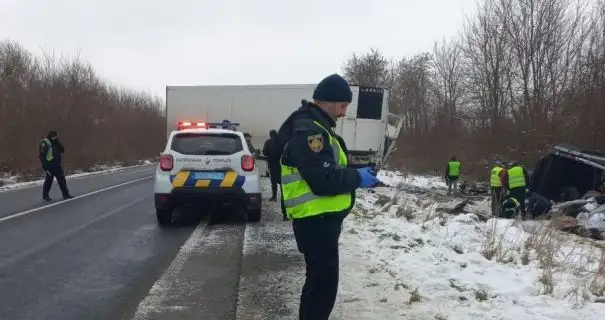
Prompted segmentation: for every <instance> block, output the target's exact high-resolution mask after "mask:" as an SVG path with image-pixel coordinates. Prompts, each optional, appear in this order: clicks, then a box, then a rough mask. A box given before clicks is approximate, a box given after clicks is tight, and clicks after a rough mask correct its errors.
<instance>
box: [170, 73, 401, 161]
mask: <svg viewBox="0 0 605 320" xmlns="http://www.w3.org/2000/svg"><path fill="white" fill-rule="evenodd" d="M315 86H316V85H315V84H286V85H241V86H240V85H233V86H231V85H228V86H166V121H167V128H166V129H167V132H168V133H170V132H171V131H172V130H175V128H176V123H177V121H183V120H185V121H203V122H215V123H216V122H221V121H223V120H229V121H231V122H237V123H239V124H240V129H241V131H243V132H248V133H250V135H251V136H252V144H253V145H254V146H255V147H256V148H258V149H261V148H262V146H263V144H264V142H265V140H266V139H268V137H269V130H271V129H275V130H278V129H279V127H280V126H281V125H282V123H283V122H284V120H286V118H287V117H288V116H289V115H290V113H292V112H293V111H294V110H296V109H297V108H298V107H300V105H301V100H308V101H312V96H313V90H314V89H315ZM351 89H352V91H353V101H352V103H351V104H350V105H349V107H348V108H347V115H346V117H343V118H341V119H339V121H338V122H337V126H336V128H335V132H336V133H337V134H339V135H340V136H342V138H343V139H344V141H345V143H346V145H347V148H348V149H349V152H350V154H351V156H350V159H349V160H350V162H351V163H353V164H358V165H368V164H370V165H372V164H374V165H379V164H381V163H382V161H383V160H384V158H385V156H386V155H388V154H389V153H390V151H392V150H393V147H394V141H395V139H397V137H398V136H399V131H400V129H401V124H402V122H401V118H400V117H399V116H396V115H394V114H392V113H389V106H388V97H389V96H388V95H389V92H388V90H387V89H382V88H375V87H367V86H357V85H352V86H351Z"/></svg>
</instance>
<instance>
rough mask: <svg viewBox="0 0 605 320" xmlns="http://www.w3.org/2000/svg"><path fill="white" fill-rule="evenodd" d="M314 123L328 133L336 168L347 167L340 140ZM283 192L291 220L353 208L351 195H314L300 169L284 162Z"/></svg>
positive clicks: (282, 165)
mask: <svg viewBox="0 0 605 320" xmlns="http://www.w3.org/2000/svg"><path fill="white" fill-rule="evenodd" d="M313 123H315V125H317V126H319V127H320V128H322V129H323V130H324V131H326V132H327V133H328V136H329V137H330V141H329V142H330V145H331V146H332V150H333V151H334V161H335V162H336V167H337V168H343V167H346V166H347V163H348V161H347V155H346V154H345V152H344V151H343V150H342V148H341V146H340V143H339V142H338V139H337V138H335V137H334V136H332V134H331V133H330V131H328V130H327V129H326V128H324V127H323V126H322V125H321V124H320V123H319V122H317V121H314V122H313ZM280 162H281V161H280ZM281 190H282V198H283V201H284V207H285V208H286V214H287V215H288V218H290V219H301V218H307V217H312V216H317V215H320V214H323V213H328V212H339V211H343V210H346V209H348V208H349V207H350V206H351V201H352V197H351V194H350V193H346V194H340V195H336V196H318V195H316V194H314V193H313V191H311V188H310V187H309V185H308V184H307V182H306V181H305V180H304V179H303V177H302V176H301V175H300V173H299V172H298V168H296V167H290V166H287V165H284V164H283V162H281Z"/></svg>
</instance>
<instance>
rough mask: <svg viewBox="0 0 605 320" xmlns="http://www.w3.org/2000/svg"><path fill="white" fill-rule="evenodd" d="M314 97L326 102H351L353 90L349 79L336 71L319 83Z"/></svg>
mask: <svg viewBox="0 0 605 320" xmlns="http://www.w3.org/2000/svg"><path fill="white" fill-rule="evenodd" d="M313 99H314V100H318V101H325V102H351V100H353V92H351V87H349V83H348V82H347V80H345V79H344V78H343V77H341V76H340V75H338V74H336V73H334V74H331V75H329V76H327V77H325V78H324V79H323V80H321V81H320V82H319V83H318V84H317V87H315V91H314V92H313Z"/></svg>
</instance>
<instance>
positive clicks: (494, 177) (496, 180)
mask: <svg viewBox="0 0 605 320" xmlns="http://www.w3.org/2000/svg"><path fill="white" fill-rule="evenodd" d="M502 170H504V168H502V167H500V166H495V167H494V168H493V169H492V174H491V176H490V179H489V184H490V185H491V186H492V187H502V181H501V180H500V172H502Z"/></svg>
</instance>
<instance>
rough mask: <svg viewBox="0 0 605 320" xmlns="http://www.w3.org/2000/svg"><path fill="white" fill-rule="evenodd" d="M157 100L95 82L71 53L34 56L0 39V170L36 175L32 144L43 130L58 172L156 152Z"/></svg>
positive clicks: (161, 137) (161, 134)
mask: <svg viewBox="0 0 605 320" xmlns="http://www.w3.org/2000/svg"><path fill="white" fill-rule="evenodd" d="M163 104H164V103H163V101H162V99H161V98H159V97H156V96H153V95H151V94H148V93H144V92H137V91H133V90H128V89H123V88H120V87H117V86H115V85H112V84H110V83H108V82H106V81H104V80H102V79H101V78H100V77H99V76H98V75H97V74H96V73H95V71H94V70H93V68H92V66H91V65H90V64H88V63H86V62H83V61H81V60H79V59H78V58H72V59H67V58H64V57H57V56H55V55H53V54H51V53H45V54H44V55H42V56H41V57H35V56H34V55H32V53H31V52H29V51H27V50H26V49H24V48H23V47H22V46H20V45H19V44H18V43H17V42H14V41H2V42H0V137H1V138H0V150H1V151H0V173H3V172H4V173H9V174H11V173H12V174H15V173H19V174H23V175H28V174H29V175H34V176H37V175H40V172H41V169H40V163H39V160H38V146H39V143H40V141H41V139H43V138H44V137H46V134H47V133H48V132H49V131H50V130H56V131H58V132H59V136H60V139H61V141H62V142H63V144H64V145H65V148H66V153H65V156H64V164H65V167H66V169H70V170H75V169H80V170H82V169H83V170H87V169H89V168H90V167H92V166H95V165H98V164H114V163H116V162H120V163H125V164H131V163H135V162H136V161H139V160H141V159H149V158H152V157H155V156H157V155H158V152H159V151H160V150H161V149H162V147H163V143H164V142H165V134H166V130H165V127H166V124H165V117H164V109H163Z"/></svg>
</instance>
